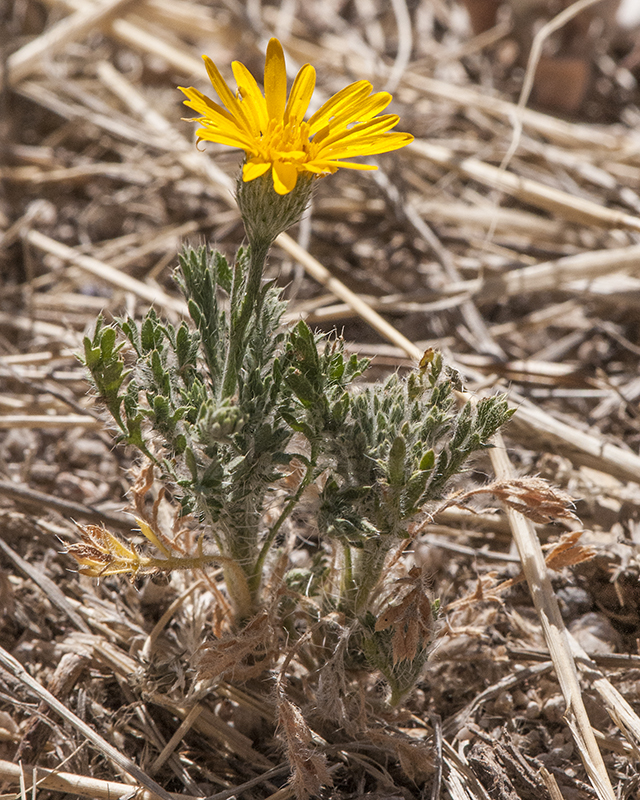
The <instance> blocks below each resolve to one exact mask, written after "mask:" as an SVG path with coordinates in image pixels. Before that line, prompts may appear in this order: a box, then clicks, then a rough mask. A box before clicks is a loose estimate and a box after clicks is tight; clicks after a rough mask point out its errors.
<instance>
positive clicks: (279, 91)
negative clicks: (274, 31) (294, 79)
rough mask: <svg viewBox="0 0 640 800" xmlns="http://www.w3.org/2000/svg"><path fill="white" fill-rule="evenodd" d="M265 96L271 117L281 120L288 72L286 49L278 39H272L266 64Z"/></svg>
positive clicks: (285, 99)
mask: <svg viewBox="0 0 640 800" xmlns="http://www.w3.org/2000/svg"><path fill="white" fill-rule="evenodd" d="M264 96H265V99H266V101H267V113H268V114H269V119H275V120H277V121H280V120H281V119H282V118H283V116H284V109H285V105H286V102H287V73H286V69H285V65H284V51H283V50H282V45H281V44H280V42H279V41H278V40H277V39H270V40H269V44H268V45H267V58H266V61H265V65H264Z"/></svg>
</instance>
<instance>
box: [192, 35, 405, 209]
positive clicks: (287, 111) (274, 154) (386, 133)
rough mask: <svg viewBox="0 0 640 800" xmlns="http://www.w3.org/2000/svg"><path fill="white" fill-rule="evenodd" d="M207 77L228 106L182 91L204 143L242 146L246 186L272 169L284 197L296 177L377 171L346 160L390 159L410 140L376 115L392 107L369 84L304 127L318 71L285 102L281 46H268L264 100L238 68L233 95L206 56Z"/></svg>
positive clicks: (297, 83) (353, 88)
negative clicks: (384, 156) (340, 171)
mask: <svg viewBox="0 0 640 800" xmlns="http://www.w3.org/2000/svg"><path fill="white" fill-rule="evenodd" d="M203 58H204V62H205V64H206V67H207V72H208V73H209V78H210V79H211V83H212V84H213V88H214V89H215V90H216V92H217V94H218V96H219V98H220V100H222V103H223V104H224V105H223V106H221V105H218V103H215V102H213V100H211V99H210V98H208V97H206V96H205V95H204V94H202V92H199V91H198V90H197V89H194V88H193V87H190V88H183V87H180V90H181V91H182V92H184V94H185V95H186V96H187V98H188V99H187V100H185V105H187V106H189V107H190V108H192V109H193V110H194V111H197V112H198V113H199V114H201V115H202V116H201V117H199V118H197V122H199V123H200V125H201V127H200V128H198V130H197V136H198V139H199V140H206V141H211V142H218V143H220V144H227V145H230V146H232V147H239V148H240V149H241V150H244V151H245V153H246V161H245V164H244V167H243V170H242V179H243V181H245V182H247V181H252V180H254V179H255V178H258V177H260V176H261V175H265V174H266V173H267V172H269V170H271V174H272V176H273V186H274V188H275V191H276V192H277V193H278V194H280V195H284V194H288V193H289V192H291V190H292V189H293V188H294V187H295V185H296V183H297V180H298V176H299V175H305V176H306V177H307V178H311V177H312V176H318V175H326V174H328V173H332V172H336V170H337V169H338V168H339V167H345V168H349V169H376V168H375V167H374V166H371V165H369V164H354V163H350V162H345V161H343V160H342V159H344V158H351V157H353V156H368V155H375V154H378V153H386V152H388V151H389V150H396V149H397V148H399V147H403V146H404V145H406V144H409V142H410V141H411V140H412V139H413V137H412V136H411V134H408V133H400V132H398V131H391V129H392V128H393V127H395V126H396V125H397V124H398V121H399V118H398V117H397V116H396V115H395V114H384V115H382V116H378V114H379V113H380V112H381V111H383V110H384V109H385V108H386V107H387V106H388V105H389V103H390V102H391V95H390V94H389V93H388V92H376V93H375V94H371V91H372V88H373V87H372V86H371V84H370V83H369V81H364V80H363V81H356V82H355V83H352V84H350V85H349V86H346V87H345V88H344V89H342V90H341V91H339V92H338V93H337V94H335V95H334V96H333V97H332V98H330V99H329V100H327V102H326V103H324V105H322V106H321V107H320V108H319V109H318V110H317V111H316V112H315V114H313V115H312V116H311V117H310V118H309V120H307V121H305V120H304V116H305V114H306V112H307V109H308V107H309V103H310V101H311V96H312V94H313V90H314V88H315V82H316V71H315V69H314V68H313V67H312V66H311V65H310V64H305V65H304V66H303V67H302V69H301V70H300V71H299V72H298V74H297V76H296V78H295V80H294V82H293V86H292V87H291V91H290V92H289V96H288V97H287V75H286V71H285V63H284V52H283V50H282V45H281V44H280V42H279V41H278V40H277V39H271V40H270V42H269V45H268V47H267V57H266V61H265V68H264V95H263V94H262V92H261V91H260V88H259V86H258V84H257V82H256V80H255V78H254V77H253V75H252V74H251V73H250V72H249V70H248V69H247V68H246V67H245V66H244V64H241V63H240V62H239V61H234V62H233V64H232V65H231V66H232V69H233V75H234V77H235V79H236V83H237V85H238V90H237V92H236V94H234V93H233V92H232V91H231V89H230V88H229V86H228V85H227V83H226V82H225V80H224V78H223V77H222V75H221V74H220V71H219V70H218V68H217V67H216V65H215V64H214V63H213V61H212V60H211V59H210V58H209V57H208V56H203Z"/></svg>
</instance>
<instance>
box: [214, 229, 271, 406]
mask: <svg viewBox="0 0 640 800" xmlns="http://www.w3.org/2000/svg"><path fill="white" fill-rule="evenodd" d="M270 246H271V242H267V241H260V240H257V241H254V242H252V244H251V251H250V260H249V274H248V276H247V280H246V283H245V294H244V299H243V301H242V306H241V308H240V313H239V314H238V317H237V319H236V320H235V321H234V320H233V319H232V321H231V331H230V334H229V335H230V341H229V349H228V351H227V358H226V362H225V365H224V374H223V379H222V388H221V390H220V397H221V398H225V397H232V396H233V395H234V394H235V391H236V387H237V385H238V369H239V367H240V364H241V362H242V356H243V355H244V347H245V341H246V340H245V333H246V330H247V326H248V324H249V320H250V319H251V317H252V316H254V317H256V318H257V316H258V314H259V313H260V283H261V280H262V271H263V269H264V264H265V261H266V260H267V254H268V252H269V248H270Z"/></svg>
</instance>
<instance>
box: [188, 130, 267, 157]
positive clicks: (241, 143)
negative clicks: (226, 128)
mask: <svg viewBox="0 0 640 800" xmlns="http://www.w3.org/2000/svg"><path fill="white" fill-rule="evenodd" d="M196 136H197V137H198V138H199V139H203V140H204V141H205V142H216V143H217V144H226V145H228V146H229V147H239V148H240V149H241V150H244V151H245V152H247V153H249V154H250V155H254V154H255V152H256V149H255V147H254V146H253V144H252V142H251V141H250V140H249V139H247V137H246V136H240V135H238V134H233V133H223V132H221V131H219V130H211V129H210V128H198V129H197V130H196Z"/></svg>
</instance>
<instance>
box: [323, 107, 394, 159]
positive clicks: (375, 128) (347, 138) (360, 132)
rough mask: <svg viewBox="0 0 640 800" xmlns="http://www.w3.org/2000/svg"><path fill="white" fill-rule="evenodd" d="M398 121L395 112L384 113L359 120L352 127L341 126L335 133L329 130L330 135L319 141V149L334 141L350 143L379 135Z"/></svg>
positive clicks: (329, 145) (330, 144)
mask: <svg viewBox="0 0 640 800" xmlns="http://www.w3.org/2000/svg"><path fill="white" fill-rule="evenodd" d="M399 121H400V117H398V116H397V115H396V114H385V115H384V116H382V117H377V119H373V120H370V121H368V122H361V123H359V124H358V125H354V126H353V127H352V128H346V129H345V128H343V129H342V130H338V131H336V132H335V133H332V132H331V131H329V133H330V134H331V135H329V136H327V137H326V138H324V139H323V140H322V141H321V150H324V149H326V148H327V147H331V146H332V145H333V144H334V143H336V142H340V143H341V144H342V143H343V142H349V143H351V142H357V141H358V140H360V139H365V138H367V137H370V136H373V135H377V136H379V135H380V134H382V133H385V132H386V131H388V130H389V129H390V128H393V126H394V125H397V124H398V122H399Z"/></svg>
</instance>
